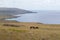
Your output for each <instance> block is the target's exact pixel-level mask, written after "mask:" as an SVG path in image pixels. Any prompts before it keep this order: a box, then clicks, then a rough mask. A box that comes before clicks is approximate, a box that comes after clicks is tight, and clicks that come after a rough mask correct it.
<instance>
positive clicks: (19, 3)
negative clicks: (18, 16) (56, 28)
mask: <svg viewBox="0 0 60 40" xmlns="http://www.w3.org/2000/svg"><path fill="white" fill-rule="evenodd" d="M0 7H12V8H21V9H27V10H60V0H0Z"/></svg>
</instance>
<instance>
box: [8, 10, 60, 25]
mask: <svg viewBox="0 0 60 40" xmlns="http://www.w3.org/2000/svg"><path fill="white" fill-rule="evenodd" d="M15 16H20V17H18V18H11V19H7V20H16V21H19V22H38V23H44V24H60V12H59V11H38V12H37V13H26V14H18V15H15Z"/></svg>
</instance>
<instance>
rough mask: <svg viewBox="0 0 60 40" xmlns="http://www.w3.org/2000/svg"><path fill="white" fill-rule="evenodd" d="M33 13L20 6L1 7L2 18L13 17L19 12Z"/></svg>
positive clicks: (0, 15)
mask: <svg viewBox="0 0 60 40" xmlns="http://www.w3.org/2000/svg"><path fill="white" fill-rule="evenodd" d="M24 13H33V12H32V11H28V10H24V9H18V8H0V19H5V18H13V17H15V16H13V15H17V14H24Z"/></svg>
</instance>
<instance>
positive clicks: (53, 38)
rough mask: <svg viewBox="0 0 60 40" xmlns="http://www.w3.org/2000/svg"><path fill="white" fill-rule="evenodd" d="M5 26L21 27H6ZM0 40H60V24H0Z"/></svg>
mask: <svg viewBox="0 0 60 40" xmlns="http://www.w3.org/2000/svg"><path fill="white" fill-rule="evenodd" d="M4 24H9V25H11V24H12V25H18V26H19V27H12V26H4ZM31 26H34V27H39V29H30V27H31ZM0 40H60V24H38V23H28V22H15V21H5V22H0Z"/></svg>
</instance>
